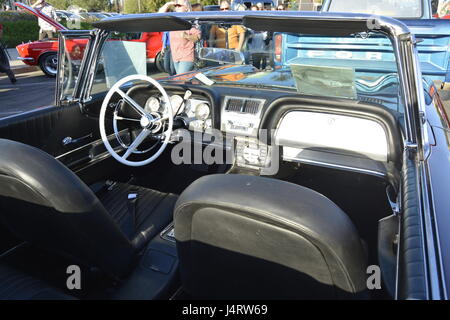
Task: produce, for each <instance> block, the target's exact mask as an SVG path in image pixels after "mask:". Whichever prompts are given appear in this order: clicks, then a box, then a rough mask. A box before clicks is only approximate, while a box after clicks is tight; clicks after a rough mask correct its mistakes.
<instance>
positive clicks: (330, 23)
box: [243, 15, 369, 36]
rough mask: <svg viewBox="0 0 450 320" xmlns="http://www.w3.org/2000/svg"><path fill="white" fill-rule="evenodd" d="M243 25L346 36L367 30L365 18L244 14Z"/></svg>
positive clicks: (257, 28)
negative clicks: (343, 18) (346, 18)
mask: <svg viewBox="0 0 450 320" xmlns="http://www.w3.org/2000/svg"><path fill="white" fill-rule="evenodd" d="M243 22H244V25H245V26H246V27H248V28H251V29H252V30H256V31H273V32H293V33H303V34H311V35H322V36H348V35H350V34H353V33H358V32H365V31H369V28H368V20H367V19H348V20H342V19H332V18H330V17H327V18H325V17H320V16H314V17H301V16H300V17H298V16H297V17H294V16H283V17H280V16H270V15H267V16H245V17H244V18H243Z"/></svg>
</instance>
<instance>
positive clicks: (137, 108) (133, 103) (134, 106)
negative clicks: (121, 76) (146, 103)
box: [116, 88, 147, 116]
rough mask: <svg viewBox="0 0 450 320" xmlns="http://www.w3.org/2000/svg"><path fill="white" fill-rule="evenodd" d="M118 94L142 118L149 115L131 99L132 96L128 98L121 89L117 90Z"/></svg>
mask: <svg viewBox="0 0 450 320" xmlns="http://www.w3.org/2000/svg"><path fill="white" fill-rule="evenodd" d="M116 92H117V93H118V94H120V96H121V97H122V99H123V100H124V101H125V102H126V103H128V104H129V105H130V106H131V107H133V109H134V110H136V111H137V112H138V113H139V114H140V115H141V116H144V115H147V112H145V110H144V109H143V108H142V107H141V106H140V105H139V104H138V103H137V102H136V101H134V100H133V99H132V98H130V96H128V95H127V94H126V93H125V92H123V91H122V90H120V89H119V88H117V89H116Z"/></svg>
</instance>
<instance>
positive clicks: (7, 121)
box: [0, 104, 100, 157]
mask: <svg viewBox="0 0 450 320" xmlns="http://www.w3.org/2000/svg"><path fill="white" fill-rule="evenodd" d="M67 137H70V138H71V139H72V140H75V143H69V144H67V145H64V144H63V140H64V139H65V138H67ZM0 138H3V139H10V140H15V141H19V142H22V143H25V144H28V145H31V146H34V147H37V148H40V149H42V150H44V151H46V152H47V153H49V154H51V155H53V156H55V157H56V156H58V155H61V154H64V153H67V152H69V151H71V150H74V149H77V148H79V147H80V146H82V145H85V144H89V143H91V142H93V141H95V140H98V139H99V138H100V134H99V129H98V119H97V118H93V117H89V116H86V115H84V114H82V112H81V110H80V107H79V106H78V105H77V104H74V105H71V106H65V107H46V108H42V109H36V110H33V111H31V112H26V113H22V114H19V115H16V116H12V117H8V118H4V119H1V120H0ZM79 138H83V139H80V140H77V139H79ZM66 141H68V140H66Z"/></svg>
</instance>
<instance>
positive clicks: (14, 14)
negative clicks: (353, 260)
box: [0, 11, 37, 23]
mask: <svg viewBox="0 0 450 320" xmlns="http://www.w3.org/2000/svg"><path fill="white" fill-rule="evenodd" d="M19 20H28V21H37V18H36V17H35V16H33V15H31V14H28V13H25V12H18V11H0V23H3V22H4V21H19Z"/></svg>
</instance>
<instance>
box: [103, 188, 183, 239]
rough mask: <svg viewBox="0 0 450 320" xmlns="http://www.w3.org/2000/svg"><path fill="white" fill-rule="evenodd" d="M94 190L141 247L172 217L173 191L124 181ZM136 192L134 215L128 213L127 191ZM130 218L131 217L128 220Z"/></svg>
mask: <svg viewBox="0 0 450 320" xmlns="http://www.w3.org/2000/svg"><path fill="white" fill-rule="evenodd" d="M110 189H111V190H108V188H103V189H101V190H100V191H98V192H97V196H98V198H99V199H100V201H101V202H102V204H103V206H104V207H105V208H106V211H108V213H109V214H110V215H111V217H112V218H113V219H114V221H115V222H116V223H117V224H118V225H119V227H120V230H121V231H122V232H123V233H124V234H125V235H126V236H127V238H128V240H130V241H132V242H134V245H135V246H136V247H142V245H143V244H145V243H146V242H147V241H148V240H150V239H152V238H153V237H154V236H155V235H156V234H157V233H158V232H160V231H161V230H163V229H164V228H165V227H166V226H167V225H169V223H170V222H171V221H172V213H173V209H174V207H175V202H176V201H177V199H178V196H177V195H174V194H171V193H163V192H159V191H156V190H151V189H146V188H142V187H137V186H133V185H128V184H125V183H116V184H114V185H113V186H112V187H111V188H110ZM131 193H136V194H137V200H136V204H135V210H134V211H135V212H134V214H135V216H134V217H132V216H131V214H130V209H129V204H128V195H129V194H131ZM130 220H133V221H130Z"/></svg>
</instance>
